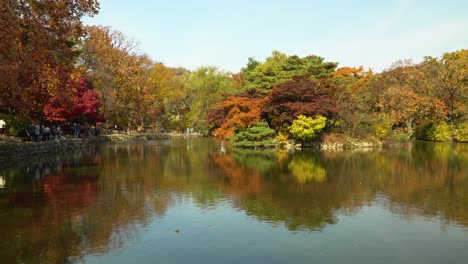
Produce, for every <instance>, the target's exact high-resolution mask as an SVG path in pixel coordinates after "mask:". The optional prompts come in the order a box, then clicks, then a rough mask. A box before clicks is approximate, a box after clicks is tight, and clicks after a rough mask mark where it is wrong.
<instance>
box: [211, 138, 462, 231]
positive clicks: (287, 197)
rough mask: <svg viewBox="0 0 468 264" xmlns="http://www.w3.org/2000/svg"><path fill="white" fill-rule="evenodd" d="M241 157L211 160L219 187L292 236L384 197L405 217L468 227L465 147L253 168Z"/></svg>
mask: <svg viewBox="0 0 468 264" xmlns="http://www.w3.org/2000/svg"><path fill="white" fill-rule="evenodd" d="M242 153H243V152H242V151H236V152H234V153H232V154H228V155H220V154H218V153H215V154H213V155H212V159H213V162H214V163H215V164H216V165H217V166H219V167H220V168H221V169H222V172H223V174H222V175H223V176H222V177H221V178H220V176H217V179H218V181H219V185H220V186H221V188H222V189H223V191H224V192H227V193H230V194H232V195H234V197H235V199H236V201H237V202H236V204H237V205H238V206H239V207H241V208H242V209H244V210H245V211H246V212H247V214H249V215H252V216H255V217H257V218H258V219H261V220H264V221H268V222H273V223H276V224H278V223H284V224H285V225H286V226H287V227H288V228H289V229H291V230H296V229H320V228H322V227H323V226H324V225H326V224H329V223H334V222H335V221H336V215H337V211H340V212H343V211H345V212H354V211H357V210H359V209H360V208H361V207H362V206H364V205H366V204H370V203H372V202H373V201H374V199H375V198H376V197H377V195H378V194H380V195H383V196H384V197H385V198H386V199H385V200H384V201H385V205H384V206H386V207H387V208H389V210H391V211H392V212H394V213H397V214H399V215H401V216H404V217H436V216H437V218H436V219H442V220H443V222H445V223H457V224H461V225H465V226H467V225H468V200H467V199H466V190H467V189H468V175H467V174H466V171H468V147H467V146H466V145H462V144H443V143H440V144H434V143H409V144H407V145H400V146H398V147H397V148H393V149H389V150H384V151H371V152H365V153H360V152H325V153H317V152H307V151H302V152H297V153H294V154H291V155H288V157H287V158H284V155H282V154H281V153H280V152H278V153H276V155H275V154H271V153H270V154H265V153H262V152H258V155H256V156H255V157H256V160H255V161H253V160H252V159H249V158H246V157H248V156H252V155H253V153H252V151H249V152H246V153H245V154H242ZM282 156H283V157H282ZM259 159H260V160H259ZM261 159H263V160H261ZM257 164H259V165H257ZM260 164H262V165H261V166H260ZM265 164H267V165H265Z"/></svg>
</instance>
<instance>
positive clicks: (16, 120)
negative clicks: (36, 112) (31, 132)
mask: <svg viewBox="0 0 468 264" xmlns="http://www.w3.org/2000/svg"><path fill="white" fill-rule="evenodd" d="M0 119H3V120H5V123H6V127H5V128H6V129H5V133H6V134H9V135H12V136H25V135H26V131H27V130H28V121H27V120H26V119H25V118H22V117H21V116H15V115H7V114H0Z"/></svg>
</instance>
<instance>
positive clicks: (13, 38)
mask: <svg viewBox="0 0 468 264" xmlns="http://www.w3.org/2000/svg"><path fill="white" fill-rule="evenodd" d="M98 9H99V4H98V3H97V1H95V0H63V1H34V0H25V1H10V0H6V1H1V3H0V12H1V20H0V21H1V22H0V23H1V28H2V29H1V30H0V39H1V40H2V41H0V42H1V43H2V44H0V46H1V48H0V69H5V70H6V71H7V72H8V73H9V74H8V75H3V74H2V77H0V78H1V80H0V108H1V110H3V111H8V112H10V113H15V114H19V115H26V116H28V117H31V118H36V119H41V118H42V117H43V107H44V105H45V104H46V103H47V102H48V100H49V98H50V97H51V96H54V95H55V94H57V93H67V92H70V91H64V90H63V88H64V87H66V85H65V84H66V83H67V82H68V80H69V75H70V74H71V72H73V69H74V67H75V59H76V55H77V53H76V50H75V47H76V44H77V41H78V40H79V39H80V38H81V37H82V36H83V35H84V33H85V30H84V27H83V25H82V22H81V18H82V17H83V16H85V15H88V16H92V15H95V14H97V12H98ZM6 76H8V77H6ZM46 80H48V81H46Z"/></svg>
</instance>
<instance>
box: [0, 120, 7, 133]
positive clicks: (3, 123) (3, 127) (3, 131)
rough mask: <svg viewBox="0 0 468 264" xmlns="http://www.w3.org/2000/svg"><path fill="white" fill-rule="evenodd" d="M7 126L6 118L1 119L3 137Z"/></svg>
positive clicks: (0, 129) (0, 126)
mask: <svg viewBox="0 0 468 264" xmlns="http://www.w3.org/2000/svg"><path fill="white" fill-rule="evenodd" d="M5 126H6V122H5V120H3V119H0V135H1V136H2V137H3V135H4V134H5Z"/></svg>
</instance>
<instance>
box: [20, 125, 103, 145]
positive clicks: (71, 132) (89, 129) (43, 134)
mask: <svg viewBox="0 0 468 264" xmlns="http://www.w3.org/2000/svg"><path fill="white" fill-rule="evenodd" d="M100 132H101V129H100V128H99V127H98V126H89V125H85V126H81V125H80V124H71V123H65V124H63V126H60V125H57V126H55V125H54V126H50V127H49V126H44V125H40V124H31V125H30V126H29V129H28V135H29V138H30V140H31V141H35V142H38V141H49V140H51V139H55V138H61V137H62V136H65V135H67V136H73V137H76V138H81V137H89V136H99V134H100Z"/></svg>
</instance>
